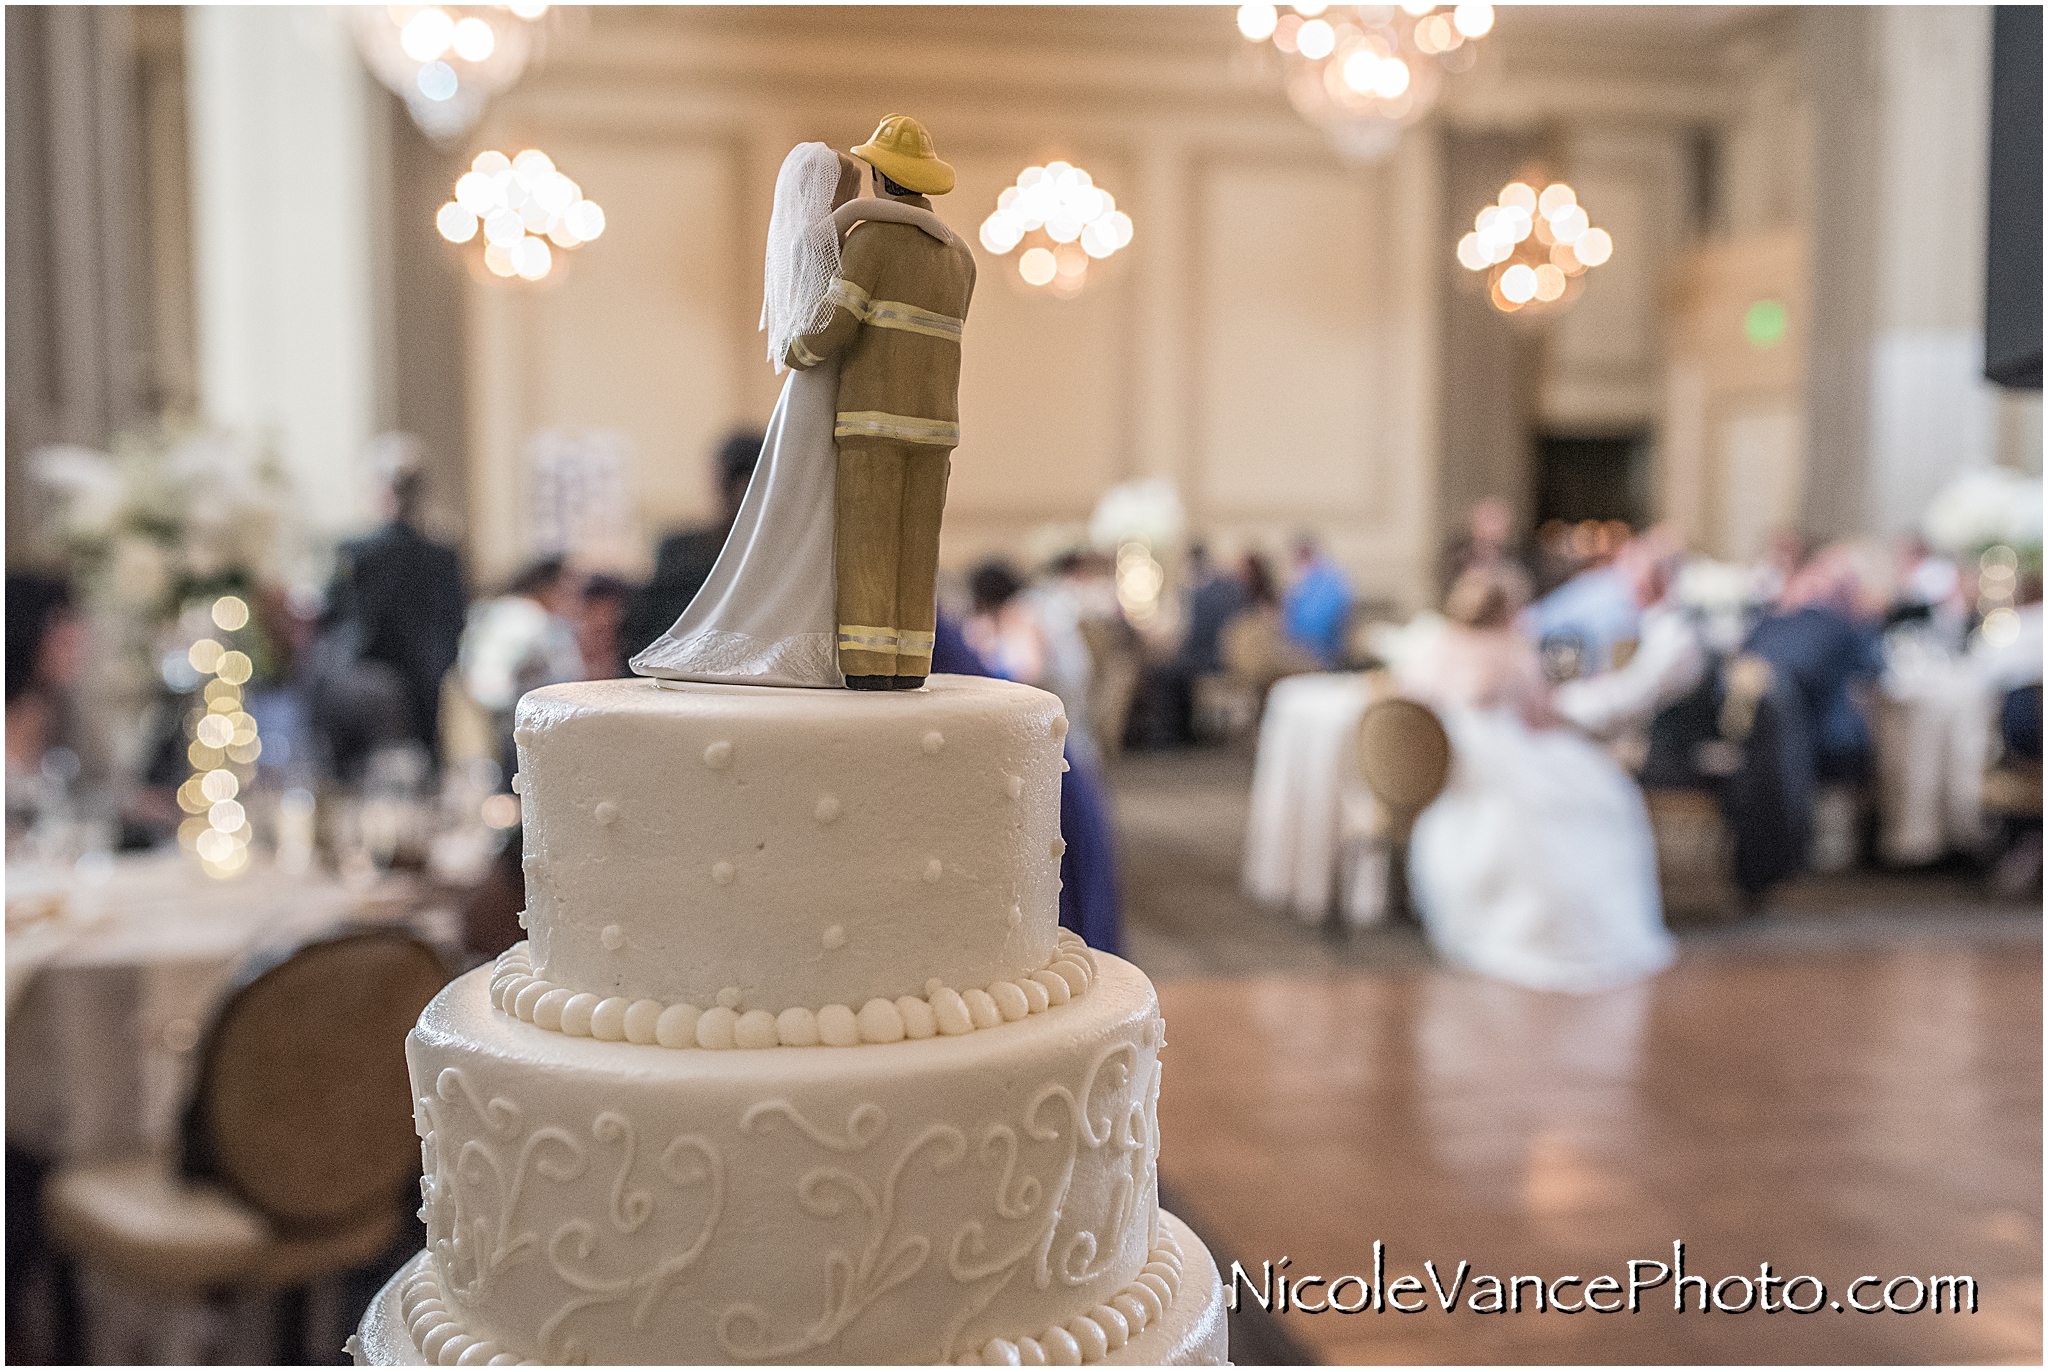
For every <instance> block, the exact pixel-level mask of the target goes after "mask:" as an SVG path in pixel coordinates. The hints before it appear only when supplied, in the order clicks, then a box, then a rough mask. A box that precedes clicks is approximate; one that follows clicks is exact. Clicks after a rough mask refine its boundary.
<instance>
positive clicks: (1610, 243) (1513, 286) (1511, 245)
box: [1458, 176, 1614, 314]
mask: <svg viewBox="0 0 2048 1371" xmlns="http://www.w3.org/2000/svg"><path fill="white" fill-rule="evenodd" d="M1532 179H1534V180H1538V181H1540V180H1542V179H1543V178H1542V177H1540V176H1539V177H1535V178H1532ZM1613 255H1614V239H1613V238H1612V237H1610V236H1609V234H1608V232H1607V230H1606V229H1602V228H1594V227H1593V223H1592V220H1591V219H1590V218H1589V217H1588V216H1587V214H1586V209H1585V206H1583V205H1581V204H1580V203H1579V197H1578V194H1577V193H1576V192H1575V191H1573V190H1572V188H1571V187H1570V186H1568V185H1566V184H1565V183H1564V182H1562V181H1553V182H1551V183H1550V184H1549V185H1547V186H1545V187H1544V188H1543V190H1542V191H1541V193H1539V192H1538V191H1537V190H1536V188H1535V187H1534V186H1532V185H1530V184H1529V182H1527V181H1510V182H1508V183H1507V185H1506V186H1504V187H1502V188H1501V192H1500V196H1499V198H1498V199H1497V200H1496V201H1495V202H1494V203H1493V204H1491V205H1488V206H1487V207H1486V208H1485V209H1483V210H1481V211H1479V215H1478V217H1477V218H1476V219H1474V220H1473V222H1472V231H1471V232H1470V233H1468V234H1466V235H1465V236H1464V237H1463V238H1460V239H1459V240H1458V265H1460V266H1462V267H1464V268H1465V269H1466V270H1467V271H1472V272H1484V273H1486V275H1487V296H1488V298H1489V299H1490V300H1492V302H1493V307H1494V308H1495V309H1497V310H1499V311H1500V312H1501V313H1503V314H1515V313H1518V312H1520V311H1521V310H1524V309H1530V310H1535V311H1539V312H1541V311H1545V310H1546V309H1547V308H1548V307H1549V306H1553V305H1554V306H1556V307H1558V308H1560V309H1562V308H1564V307H1565V306H1566V305H1569V304H1570V303H1571V302H1572V301H1573V300H1576V299H1578V297H1579V292H1580V291H1581V290H1582V289H1583V288H1584V283H1585V274H1586V272H1587V270H1588V269H1589V268H1592V267H1597V266H1599V265H1600V264H1601V263H1603V262H1605V261H1606V260H1607V259H1608V258H1609V257H1611V256H1613Z"/></svg>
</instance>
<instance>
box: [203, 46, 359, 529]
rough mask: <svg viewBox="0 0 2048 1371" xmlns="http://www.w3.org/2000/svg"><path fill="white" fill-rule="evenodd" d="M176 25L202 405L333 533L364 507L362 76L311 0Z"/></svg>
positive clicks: (354, 523) (353, 522)
mask: <svg viewBox="0 0 2048 1371" xmlns="http://www.w3.org/2000/svg"><path fill="white" fill-rule="evenodd" d="M186 23H187V27H186V59H187V60H186V70H187V73H188V77H189V82H190V84H189V86H188V107H189V109H190V114H191V163H192V198H193V226H194V234H193V237H194V258H195V267H196V291H195V293H196V295H197V302H198V304H197V326H198V335H199V339H198V344H199V346H198V351H199V389H200V400H201V405H202V407H203V409H204V412H205V414H206V416H207V418H208V419H209V420H210V421H212V422H214V423H217V424H223V425H227V426H231V427H235V428H240V429H245V430H248V431H250V432H252V433H254V434H256V435H257V436H258V437H259V438H261V439H262V440H263V441H265V442H267V443H268V444H270V446H271V447H272V449H273V451H274V452H275V454H276V456H277V458H278V460H279V462H280V463H281V464H282V466H283V467H284V470H285V471H286V473H287V474H288V475H289V477H290V479H291V481H292V483H293V488H294V500H293V503H294V507H295V508H297V509H299V510H302V511H304V512H305V515H306V517H307V519H308V520H309V521H310V522H311V523H312V525H313V529H314V531H315V532H316V533H320V534H327V535H333V534H339V533H342V532H346V531H349V530H350V529H352V528H356V527H360V526H361V525H362V524H364V523H366V522H367V521H368V519H369V518H370V516H371V514H372V512H373V511H372V504H371V498H372V489H373V488H372V484H371V481H370V480H369V474H368V472H367V471H366V470H365V468H364V451H365V448H366V445H367V443H368V441H369V438H370V436H371V434H372V432H373V431H374V428H375V424H376V417H377V410H378V406H377V395H376V389H377V385H376V380H377V378H376V366H375V355H376V319H375V310H374V305H373V302H374V300H375V298H376V282H375V263H376V256H377V254H376V253H375V251H374V246H373V245H374V243H375V241H376V239H375V231H374V228H373V225H374V224H375V223H376V222H377V221H378V219H379V218H380V217H381V215H382V214H383V212H384V207H383V205H382V202H381V198H380V197H381V196H382V194H383V190H382V189H381V187H380V186H379V185H378V184H377V183H376V181H375V178H374V177H373V175H372V172H373V168H374V167H375V166H378V165H383V159H376V160H373V156H372V148H371V138H372V133H373V128H372V121H371V117H370V115H371V110H370V98H371V94H372V92H371V87H370V84H369V78H368V76H367V75H365V74H364V72H363V70H362V67H361V64H360V63H359V62H358V61H357V59H356V56H355V53H354V52H353V50H352V49H351V48H350V46H349V43H348V40H347V38H346V36H345V35H344V34H343V32H342V31H341V27H340V25H339V23H338V22H337V21H336V20H335V19H334V17H333V16H332V15H330V14H329V13H328V12H327V11H325V10H322V9H297V8H291V7H284V8H268V7H263V6H230V7H223V8H211V7H207V6H198V7H195V8H193V9H191V10H190V11H188V18H187V21H186Z"/></svg>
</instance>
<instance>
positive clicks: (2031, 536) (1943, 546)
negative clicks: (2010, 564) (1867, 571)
mask: <svg viewBox="0 0 2048 1371" xmlns="http://www.w3.org/2000/svg"><path fill="white" fill-rule="evenodd" d="M1921 531H1922V532H1923V533H1925V534H1926V536H1927V541H1928V544H1929V545H1930V546H1932V547H1936V548H1939V549H1940V550H1941V551H1943V552H1945V553H1948V554H1949V555H1950V556H1952V557H1959V558H1971V559H1976V558H1981V557H1982V556H1983V555H1984V554H1985V553H1987V552H1989V551H1990V550H1991V549H1993V548H1999V547H2005V548H2010V549H2011V550H2012V553H2013V557H2014V560H2015V561H2016V563H2017V566H2018V570H2019V572H2020V573H2021V574H2022V575H2035V576H2038V575H2040V574H2041V479H2040V478H2039V477H2038V476H2027V475H2024V474H2022V473H2020V472H2017V471H2012V470H2009V469H2008V468H2006V467H1975V468H1972V469H1971V470H1968V471H1965V472H1963V473H1961V474H1960V475H1958V476H1957V477H1955V479H1953V480H1951V481H1950V482H1949V483H1948V484H1947V485H1945V486H1943V487H1942V488H1941V491H1940V493H1938V494H1937V495H1936V496H1935V497H1934V501H1933V503H1932V504H1930V505H1929V506H1928V507H1927V515H1926V518H1925V519H1924V520H1923V521H1922V524H1921Z"/></svg>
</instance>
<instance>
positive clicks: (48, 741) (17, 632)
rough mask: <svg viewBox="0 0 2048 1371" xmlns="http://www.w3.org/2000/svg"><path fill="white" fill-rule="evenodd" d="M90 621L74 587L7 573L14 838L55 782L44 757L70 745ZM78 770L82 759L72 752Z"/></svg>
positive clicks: (9, 808)
mask: <svg viewBox="0 0 2048 1371" xmlns="http://www.w3.org/2000/svg"><path fill="white" fill-rule="evenodd" d="M85 649H86V638H85V620H84V619H83V618H82V617H80V615H79V614H78V611H77V610H76V609H75V608H73V606H72V603H71V588H70V587H69V586H68V585H66V584H65V583H64V582H62V581H60V580H57V579H55V578H54V577H49V576H33V575H13V576H9V577H8V578H7V839H8V843H9V845H10V846H12V845H13V842H14V840H15V839H16V838H18V837H20V836H21V835H22V834H24V833H26V832H27V831H28V828H29V826H30V825H31V824H32V823H33V822H34V821H35V818H36V815H37V813H38V811H39V810H40V809H41V807H42V804H43V802H44V799H45V798H46V790H47V787H48V784H49V781H50V779H51V778H50V775H49V771H50V769H49V768H46V767H45V765H44V763H45V761H46V760H49V759H51V758H53V757H54V756H56V755H57V754H58V752H59V749H61V748H62V747H63V744H64V739H65V734H66V732H67V730H68V728H69V726H70V722H71V720H70V709H71V691H72V688H73V687H74V686H75V685H77V683H78V677H79V675H80V673H81V672H82V671H83V670H84V669H85ZM63 760H65V761H68V763H69V765H68V767H60V768H59V769H58V776H59V777H60V778H61V779H65V780H68V779H70V778H69V777H68V776H63V771H64V770H70V771H72V773H73V774H74V775H75V774H76V773H75V768H76V766H77V758H76V757H75V756H68V757H66V758H64V759H63Z"/></svg>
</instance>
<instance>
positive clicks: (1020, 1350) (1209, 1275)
mask: <svg viewBox="0 0 2048 1371" xmlns="http://www.w3.org/2000/svg"><path fill="white" fill-rule="evenodd" d="M1159 1233H1160V1239H1161V1241H1160V1250H1159V1252H1158V1254H1157V1255H1159V1256H1161V1257H1162V1258H1165V1257H1167V1256H1168V1255H1170V1254H1171V1255H1173V1258H1174V1261H1175V1262H1176V1263H1177V1264H1178V1266H1179V1268H1180V1275H1179V1277H1178V1278H1177V1280H1176V1281H1175V1285H1177V1287H1178V1288H1177V1289H1176V1290H1175V1291H1174V1293H1173V1294H1172V1297H1171V1298H1170V1299H1168V1300H1166V1301H1164V1307H1163V1308H1162V1309H1161V1311H1160V1315H1159V1317H1158V1318H1156V1319H1152V1320H1150V1321H1149V1322H1147V1323H1146V1324H1145V1326H1144V1327H1143V1328H1141V1329H1139V1330H1138V1331H1137V1332H1136V1333H1134V1334H1131V1335H1130V1336H1129V1337H1128V1338H1127V1339H1126V1341H1125V1342H1124V1344H1123V1346H1121V1347H1117V1348H1110V1347H1108V1346H1107V1340H1106V1337H1105V1339H1104V1343H1103V1348H1102V1351H1101V1355H1100V1356H1095V1357H1091V1356H1090V1355H1089V1353H1090V1351H1092V1350H1093V1343H1094V1334H1093V1332H1092V1330H1087V1329H1084V1330H1083V1331H1084V1334H1086V1335H1087V1336H1088V1338H1089V1342H1090V1346H1089V1347H1086V1348H1084V1347H1082V1345H1081V1339H1079V1338H1075V1337H1074V1335H1073V1334H1072V1333H1071V1332H1070V1331H1068V1330H1067V1329H1062V1330H1061V1331H1062V1332H1066V1333H1067V1337H1066V1338H1065V1339H1060V1338H1055V1337H1050V1336H1048V1337H1045V1338H1033V1339H1031V1340H1030V1342H1029V1344H1024V1345H1020V1344H1018V1343H1011V1342H1008V1341H1007V1340H1005V1341H1003V1342H1001V1343H998V1344H996V1345H994V1346H987V1345H984V1346H983V1347H982V1348H979V1349H976V1350H975V1351H973V1352H971V1353H967V1354H964V1355H963V1356H962V1357H961V1358H960V1359H959V1360H960V1361H961V1362H963V1363H967V1364H976V1363H979V1364H983V1365H997V1366H1002V1365H1008V1366H1019V1365H1033V1366H1035V1365H1054V1366H1058V1365H1077V1364H1080V1363H1082V1362H1085V1361H1096V1362H1099V1363H1101V1364H1103V1365H1106V1366H1228V1365H1230V1349H1229V1343H1228V1333H1229V1328H1228V1321H1227V1319H1226V1318H1225V1314H1224V1306H1223V1281H1222V1279H1221V1278H1220V1277H1219V1276H1218V1275H1217V1272H1216V1263H1215V1260H1214V1259H1213V1258H1211V1257H1210V1255H1209V1249H1208V1248H1206V1247H1204V1246H1203V1245H1202V1240H1201V1239H1200V1238H1198V1237H1196V1236H1195V1234H1194V1232H1193V1230H1191V1229H1190V1228H1188V1226H1187V1225H1186V1224H1184V1223H1182V1222H1181V1221H1180V1220H1179V1219H1177V1218H1175V1217H1174V1216H1173V1215H1172V1214H1169V1213H1168V1212H1166V1211H1165V1210H1163V1209H1162V1210H1160V1211H1159ZM1159 1264H1160V1265H1166V1264H1168V1263H1167V1262H1166V1261H1165V1260H1162V1261H1161V1262H1160V1263H1159ZM433 1273H434V1267H433V1263H432V1262H430V1261H429V1260H428V1257H427V1254H426V1253H425V1252H422V1253H420V1254H419V1255H418V1256H416V1257H414V1258H413V1259H412V1260H411V1261H409V1262H407V1263H406V1264H405V1265H404V1266H402V1267H400V1268H399V1270H398V1274H397V1275H395V1276H393V1277H392V1278H391V1279H390V1280H389V1281H388V1282H386V1283H385V1286H384V1288H383V1289H382V1290H380V1291H378V1292H377V1297H376V1298H375V1299H374V1300H372V1301H370V1307H369V1309H368V1310H367V1311H365V1312H364V1314H363V1321H362V1324H361V1325H360V1326H359V1327H358V1328H357V1330H356V1335H355V1336H354V1337H353V1338H350V1339H349V1344H348V1351H349V1353H350V1355H351V1356H353V1357H354V1358H355V1363H356V1365H358V1366H429V1365H434V1364H436V1363H437V1362H438V1363H439V1364H442V1365H447V1364H451V1363H455V1362H458V1361H459V1360H460V1358H461V1351H464V1350H469V1346H470V1345H468V1344H465V1345H464V1346H463V1347H462V1348H461V1350H458V1351H457V1353H456V1355H455V1356H453V1357H451V1356H448V1355H447V1352H448V1350H449V1348H450V1347H451V1345H453V1344H454V1343H455V1338H454V1336H453V1335H447V1334H444V1335H442V1336H440V1337H439V1338H438V1339H437V1338H436V1337H435V1330H436V1329H438V1328H440V1327H442V1325H441V1324H439V1323H434V1322H432V1321H431V1320H432V1311H431V1310H430V1309H429V1308H428V1301H429V1300H430V1299H432V1298H433V1292H434V1290H435V1289H436V1283H435V1280H434V1274H433ZM1157 1279H1159V1280H1160V1281H1161V1283H1162V1284H1164V1283H1165V1278H1164V1277H1163V1276H1161V1277H1157ZM408 1310H409V1311H410V1312H411V1316H412V1317H411V1318H410V1319H408V1318H407V1312H408ZM423 1315H425V1317H422V1316H423ZM1091 1322H1093V1321H1092V1320H1091ZM414 1326H419V1327H423V1328H425V1329H426V1340H427V1342H428V1344H429V1345H430V1346H433V1347H434V1349H435V1351H436V1353H437V1354H439V1355H437V1356H435V1357H432V1358H430V1357H428V1356H427V1355H426V1353H425V1352H424V1351H423V1350H422V1349H421V1347H420V1343H419V1340H418V1339H415V1338H414V1336H413V1334H412V1331H411V1329H412V1328H413V1327H414ZM1050 1331H1051V1330H1048V1333H1050ZM1027 1358H1029V1360H1026V1359H1027ZM468 1364H469V1365H472V1366H474V1365H483V1364H488V1365H493V1366H509V1365H518V1364H521V1363H520V1362H519V1360H518V1358H515V1357H513V1356H512V1355H511V1354H509V1353H496V1354H494V1355H493V1356H491V1357H490V1358H488V1359H472V1360H471V1361H470V1362H469V1363H468Z"/></svg>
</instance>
